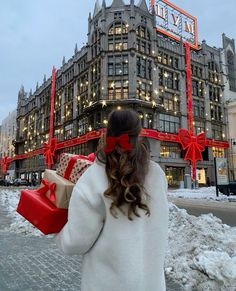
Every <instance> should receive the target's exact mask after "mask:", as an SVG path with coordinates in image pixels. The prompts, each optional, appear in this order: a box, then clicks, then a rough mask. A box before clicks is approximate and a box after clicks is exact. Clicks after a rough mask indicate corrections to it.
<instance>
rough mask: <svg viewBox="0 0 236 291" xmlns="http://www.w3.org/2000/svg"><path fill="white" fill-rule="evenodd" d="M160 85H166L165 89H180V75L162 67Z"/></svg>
mask: <svg viewBox="0 0 236 291" xmlns="http://www.w3.org/2000/svg"><path fill="white" fill-rule="evenodd" d="M159 85H160V86H164V87H165V89H171V90H179V75H178V74H177V73H175V72H171V71H167V70H164V69H163V68H160V70H159Z"/></svg>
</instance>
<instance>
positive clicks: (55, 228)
mask: <svg viewBox="0 0 236 291" xmlns="http://www.w3.org/2000/svg"><path fill="white" fill-rule="evenodd" d="M16 211H17V212H18V213H19V214H20V215H22V216H23V217H24V218H25V219H26V220H28V221H29V222H30V223H32V224H33V225H34V226H35V227H36V228H38V229H39V230H40V231H41V232H42V233H44V234H50V233H58V232H60V230H61V229H62V228H63V226H64V225H65V224H66V222H67V216H68V210H67V209H61V208H57V207H56V206H55V205H54V204H53V203H52V202H51V201H50V200H49V199H48V198H47V197H46V196H45V195H43V194H42V193H40V191H38V190H29V189H26V190H22V191H21V196H20V201H19V204H18V206H17V210H16Z"/></svg>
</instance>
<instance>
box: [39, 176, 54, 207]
mask: <svg viewBox="0 0 236 291" xmlns="http://www.w3.org/2000/svg"><path fill="white" fill-rule="evenodd" d="M42 184H43V185H44V186H43V187H42V188H40V189H39V190H38V192H39V193H40V194H46V193H47V192H48V191H50V196H49V198H50V200H51V201H53V202H54V201H55V200H56V194H55V190H56V183H54V182H53V183H50V182H49V181H48V180H47V179H42Z"/></svg>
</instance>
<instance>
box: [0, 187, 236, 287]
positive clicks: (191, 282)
mask: <svg viewBox="0 0 236 291" xmlns="http://www.w3.org/2000/svg"><path fill="white" fill-rule="evenodd" d="M205 189H206V188H205ZM188 191H189V192H192V191H191V190H188ZM194 191H198V190H194ZM210 191H212V189H210V190H209V192H210ZM206 192H207V191H206ZM209 192H208V193H209ZM19 195H20V190H19V189H10V188H9V189H7V188H0V207H2V206H3V207H4V208H5V209H7V210H8V211H9V215H10V216H11V217H12V218H13V223H12V224H11V226H10V228H9V229H7V230H8V231H9V230H10V231H11V232H15V233H22V234H25V235H36V236H42V235H43V234H42V233H41V232H40V231H39V230H37V229H36V228H35V227H34V226H32V225H31V224H30V223H29V222H27V221H26V220H25V219H24V218H23V217H21V216H20V215H19V214H18V213H17V212H16V211H15V210H16V207H17V204H18V201H19ZM189 195H192V194H189ZM191 197H192V196H191ZM169 207H170V215H169V247H168V252H167V256H166V263H165V272H166V274H167V275H168V276H169V277H171V278H173V279H174V280H176V281H178V282H179V283H181V284H182V285H184V287H185V289H186V290H189V291H190V290H191V291H192V290H196V291H197V290H199V291H200V290H202V291H203V290H204V291H207V290H209V291H210V290H212V291H213V290H214V291H218V290H220V291H231V290H232V291H233V290H236V227H234V228H231V227H230V226H228V225H225V224H223V223H222V221H221V220H220V219H218V218H216V217H215V216H213V215H212V214H207V215H206V214H204V215H201V216H200V217H195V216H192V215H189V214H188V213H187V212H186V210H182V209H179V208H178V207H176V206H175V205H174V204H172V203H170V204H169Z"/></svg>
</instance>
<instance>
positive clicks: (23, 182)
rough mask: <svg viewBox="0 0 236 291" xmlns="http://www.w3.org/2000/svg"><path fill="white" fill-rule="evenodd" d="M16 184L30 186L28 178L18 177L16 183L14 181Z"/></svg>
mask: <svg viewBox="0 0 236 291" xmlns="http://www.w3.org/2000/svg"><path fill="white" fill-rule="evenodd" d="M13 185H14V186H29V185H30V183H29V181H28V180H26V179H20V178H17V179H15V180H14V183H13Z"/></svg>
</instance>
